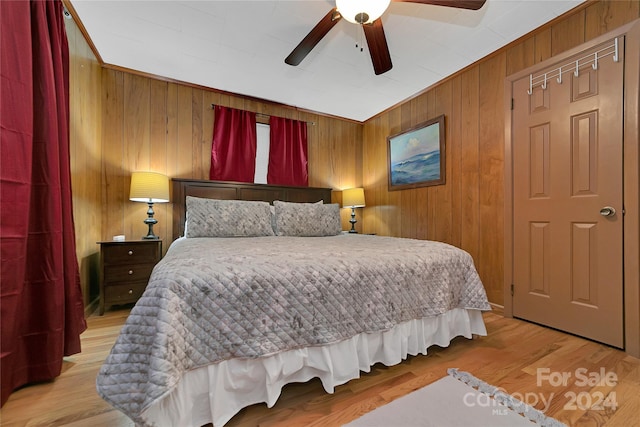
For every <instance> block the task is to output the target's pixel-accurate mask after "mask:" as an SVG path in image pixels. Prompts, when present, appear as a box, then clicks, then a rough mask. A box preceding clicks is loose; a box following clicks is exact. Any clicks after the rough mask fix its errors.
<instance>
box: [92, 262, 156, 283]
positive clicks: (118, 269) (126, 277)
mask: <svg viewBox="0 0 640 427" xmlns="http://www.w3.org/2000/svg"><path fill="white" fill-rule="evenodd" d="M154 265H155V264H130V265H126V264H124V265H105V266H104V283H105V284H109V283H118V282H139V281H147V280H149V276H150V275H151V271H153V266H154Z"/></svg>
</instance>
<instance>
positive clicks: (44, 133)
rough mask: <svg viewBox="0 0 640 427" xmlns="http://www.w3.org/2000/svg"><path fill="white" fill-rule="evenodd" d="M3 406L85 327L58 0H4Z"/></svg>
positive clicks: (54, 362) (57, 359)
mask: <svg viewBox="0 0 640 427" xmlns="http://www.w3.org/2000/svg"><path fill="white" fill-rule="evenodd" d="M0 12H1V13H0V16H1V18H0V22H1V24H2V26H1V28H2V30H1V31H2V35H1V37H0V39H1V41H0V47H1V49H0V51H1V53H0V55H1V60H2V68H1V70H0V77H1V81H2V92H1V95H0V98H1V101H0V102H1V108H2V114H1V115H0V129H1V130H2V135H1V137H0V142H1V145H0V149H1V151H2V156H1V163H0V165H1V168H0V183H1V187H0V213H1V215H0V262H1V265H0V278H1V282H0V323H2V328H1V330H2V331H1V336H0V338H1V342H0V365H1V366H2V369H1V375H0V377H1V389H0V393H1V395H0V405H1V404H4V403H5V402H6V400H7V399H8V397H9V394H10V393H11V392H12V391H13V390H14V389H15V388H17V387H20V386H21V385H24V384H27V383H32V382H38V381H45V380H50V379H52V378H55V377H56V376H58V375H59V374H60V371H61V368H62V358H63V356H65V355H71V354H74V353H78V352H79V351H80V334H81V333H82V331H84V330H85V329H86V323H85V319H84V307H83V303H82V295H81V290H80V276H79V272H78V261H77V259H76V248H75V234H74V233H75V232H74V225H73V212H72V206H71V175H70V160H69V159H70V157H69V99H68V94H69V48H68V44H67V36H66V33H65V28H64V22H63V15H62V13H63V6H62V3H61V2H60V1H59V0H46V1H42V0H32V1H0Z"/></svg>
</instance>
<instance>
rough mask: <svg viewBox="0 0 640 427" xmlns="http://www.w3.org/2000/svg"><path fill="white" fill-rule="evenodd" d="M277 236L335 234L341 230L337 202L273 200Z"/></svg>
mask: <svg viewBox="0 0 640 427" xmlns="http://www.w3.org/2000/svg"><path fill="white" fill-rule="evenodd" d="M273 206H274V207H275V212H276V234H277V235H278V236H300V237H316V236H335V235H336V234H340V233H341V232H342V225H341V223H340V206H339V205H338V204H335V203H334V204H318V203H288V202H281V201H278V200H276V201H275V202H273Z"/></svg>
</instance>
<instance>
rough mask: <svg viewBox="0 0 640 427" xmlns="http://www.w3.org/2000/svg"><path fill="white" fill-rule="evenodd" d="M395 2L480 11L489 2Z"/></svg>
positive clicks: (436, 0)
mask: <svg viewBox="0 0 640 427" xmlns="http://www.w3.org/2000/svg"><path fill="white" fill-rule="evenodd" d="M393 1H395V2H405V3H420V4H433V5H436V6H448V7H457V8H459V9H470V10H478V9H480V8H481V7H482V6H484V4H485V3H486V2H487V0H393Z"/></svg>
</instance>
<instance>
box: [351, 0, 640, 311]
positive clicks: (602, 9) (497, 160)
mask: <svg viewBox="0 0 640 427" xmlns="http://www.w3.org/2000/svg"><path fill="white" fill-rule="evenodd" d="M639 5H640V2H638V1H637V0H615V1H609V0H604V1H591V2H588V3H587V4H586V5H585V6H584V7H581V8H579V9H577V10H576V11H574V12H572V13H570V14H568V15H567V16H564V17H563V18H561V19H559V20H556V21H555V22H552V23H550V24H549V25H546V26H544V27H541V28H539V29H538V30H536V31H534V32H533V33H531V34H530V35H528V36H525V37H524V38H522V39H521V40H519V41H518V42H517V43H516V44H512V45H510V46H507V47H506V48H504V49H501V50H499V51H497V52H495V53H494V54H492V55H490V56H489V57H487V58H485V59H483V60H481V61H479V62H477V63H476V64H474V65H472V66H471V67H468V68H467V69H465V70H463V72H460V73H458V74H456V75H455V76H453V77H452V78H449V79H447V80H446V81H444V82H442V83H440V84H438V85H436V86H434V87H432V88H430V89H429V90H427V91H425V92H424V93H422V94H420V95H419V96H416V97H414V98H413V99H411V100H409V101H407V102H405V103H402V104H401V105H399V106H397V107H395V108H393V109H391V110H389V111H387V112H385V113H383V114H380V115H378V116H376V117H374V118H372V119H370V120H368V121H367V122H366V123H365V124H364V130H363V148H362V150H363V154H362V156H363V184H364V186H365V197H366V201H367V207H366V208H365V209H364V224H363V226H364V231H365V232H369V233H378V234H383V235H391V236H401V237H411V238H420V239H425V238H426V239H432V240H438V241H443V242H447V243H450V244H453V245H455V246H459V247H461V248H463V249H465V250H467V251H468V252H469V253H470V254H471V255H472V256H473V258H474V260H475V263H476V266H477V268H478V271H479V273H480V276H481V278H482V280H483V283H484V285H485V288H486V289H487V293H488V295H489V300H490V301H491V302H493V303H496V304H499V305H502V304H503V302H504V297H503V280H504V266H503V263H504V261H503V257H504V242H503V239H504V179H505V177H504V146H505V144H504V126H505V119H504V116H505V114H504V112H505V105H504V80H505V77H506V76H508V75H510V74H512V73H515V72H517V71H519V70H522V69H524V68H527V67H529V66H532V65H535V64H537V63H539V62H541V61H543V60H545V59H548V58H550V57H552V56H553V55H556V54H558V53H560V52H563V51H565V50H568V49H570V48H573V47H576V46H578V45H580V44H582V43H584V42H586V41H588V40H591V39H593V38H595V37H597V36H600V35H602V34H605V33H607V32H609V31H611V30H613V29H615V28H617V27H619V26H621V25H623V24H626V23H628V22H631V21H632V20H634V19H636V18H638V17H640V11H639ZM440 114H444V115H445V116H446V117H445V119H446V123H445V125H446V147H447V159H446V184H445V185H442V186H437V187H426V188H418V189H412V190H402V191H392V192H390V191H388V190H387V145H386V144H387V142H386V137H387V136H388V135H393V134H396V133H399V132H401V131H403V130H406V129H408V128H410V127H412V126H414V125H416V124H418V123H421V122H423V121H425V120H427V119H430V118H433V117H436V116H438V115H440Z"/></svg>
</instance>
